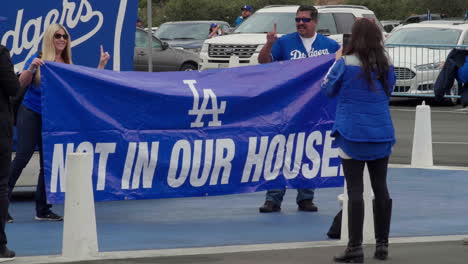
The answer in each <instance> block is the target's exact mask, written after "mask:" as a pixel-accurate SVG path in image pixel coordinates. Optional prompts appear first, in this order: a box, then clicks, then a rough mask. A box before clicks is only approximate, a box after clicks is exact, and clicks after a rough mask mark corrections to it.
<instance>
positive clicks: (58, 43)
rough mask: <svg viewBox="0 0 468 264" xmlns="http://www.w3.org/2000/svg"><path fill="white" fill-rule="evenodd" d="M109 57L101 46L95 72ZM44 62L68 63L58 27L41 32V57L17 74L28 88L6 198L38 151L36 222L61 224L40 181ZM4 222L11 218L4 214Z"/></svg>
mask: <svg viewBox="0 0 468 264" xmlns="http://www.w3.org/2000/svg"><path fill="white" fill-rule="evenodd" d="M109 58H110V55H109V54H108V53H107V52H104V51H103V48H102V46H101V58H100V60H99V65H98V68H99V69H104V67H105V66H106V64H107V62H108V61H109ZM45 61H54V62H59V63H66V64H72V55H71V37H70V34H69V33H68V31H67V29H66V28H65V27H63V26H62V25H59V24H52V25H50V26H49V27H48V28H47V29H46V31H45V32H44V38H43V41H42V54H40V56H38V55H35V56H33V57H32V58H30V59H29V61H28V62H27V63H26V64H25V67H24V71H23V72H22V73H21V75H20V83H21V84H22V85H26V86H29V87H28V90H27V92H26V94H25V96H24V99H23V102H22V104H21V106H20V107H19V109H18V114H17V121H16V129H17V146H16V156H15V159H14V160H13V162H12V164H11V170H10V178H9V191H10V195H11V192H12V190H13V188H14V187H15V184H16V181H17V180H18V178H19V176H20V175H21V172H22V171H23V169H24V167H26V165H27V164H28V162H29V160H30V159H31V156H32V154H33V153H34V150H35V149H36V147H37V148H39V156H40V171H39V178H38V183H37V186H36V217H35V219H36V220H39V221H62V220H63V217H61V216H59V215H57V214H55V213H54V212H52V210H51V207H52V206H51V205H50V204H48V203H47V198H46V190H45V182H44V160H43V153H42V136H41V130H42V107H41V91H42V86H41V75H40V66H42V65H44V63H45ZM8 222H9V223H11V222H13V218H12V217H11V216H10V215H9V214H8Z"/></svg>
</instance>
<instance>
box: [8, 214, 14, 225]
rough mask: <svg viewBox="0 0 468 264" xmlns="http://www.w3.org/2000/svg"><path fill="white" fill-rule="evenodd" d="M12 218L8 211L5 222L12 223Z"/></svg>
mask: <svg viewBox="0 0 468 264" xmlns="http://www.w3.org/2000/svg"><path fill="white" fill-rule="evenodd" d="M13 221H14V219H13V217H11V215H10V213H8V215H7V223H13Z"/></svg>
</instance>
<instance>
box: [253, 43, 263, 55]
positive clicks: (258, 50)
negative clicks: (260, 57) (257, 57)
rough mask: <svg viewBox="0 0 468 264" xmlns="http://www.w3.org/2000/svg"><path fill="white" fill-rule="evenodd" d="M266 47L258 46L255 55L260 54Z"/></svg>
mask: <svg viewBox="0 0 468 264" xmlns="http://www.w3.org/2000/svg"><path fill="white" fill-rule="evenodd" d="M263 46H264V45H258V46H257V49H256V50H255V53H260V51H261V50H262V49H263Z"/></svg>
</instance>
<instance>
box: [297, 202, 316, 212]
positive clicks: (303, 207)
mask: <svg viewBox="0 0 468 264" xmlns="http://www.w3.org/2000/svg"><path fill="white" fill-rule="evenodd" d="M297 205H298V208H297V210H299V211H305V212H317V211H318V208H317V206H315V204H314V202H312V200H302V201H300V202H299V203H297Z"/></svg>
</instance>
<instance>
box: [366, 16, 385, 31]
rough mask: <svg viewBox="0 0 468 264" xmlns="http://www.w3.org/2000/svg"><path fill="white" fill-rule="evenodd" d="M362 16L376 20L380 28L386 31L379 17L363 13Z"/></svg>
mask: <svg viewBox="0 0 468 264" xmlns="http://www.w3.org/2000/svg"><path fill="white" fill-rule="evenodd" d="M362 17H364V18H369V19H372V20H374V21H375V23H377V26H379V28H380V30H382V31H384V27H383V26H382V23H380V21H379V19H377V17H376V16H375V15H374V14H362Z"/></svg>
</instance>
